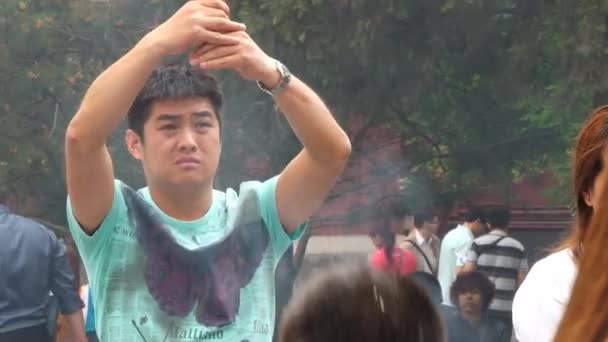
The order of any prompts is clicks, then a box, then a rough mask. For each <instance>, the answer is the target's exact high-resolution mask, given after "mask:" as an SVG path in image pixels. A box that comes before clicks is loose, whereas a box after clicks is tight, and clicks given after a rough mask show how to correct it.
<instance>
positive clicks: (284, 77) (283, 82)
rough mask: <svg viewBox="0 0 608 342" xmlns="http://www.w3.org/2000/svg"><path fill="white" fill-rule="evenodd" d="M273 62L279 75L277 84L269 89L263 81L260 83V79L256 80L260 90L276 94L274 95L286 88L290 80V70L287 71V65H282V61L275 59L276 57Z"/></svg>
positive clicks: (272, 94)
mask: <svg viewBox="0 0 608 342" xmlns="http://www.w3.org/2000/svg"><path fill="white" fill-rule="evenodd" d="M274 64H275V66H276V68H277V71H278V72H279V74H280V75H281V79H280V80H279V84H277V86H276V87H274V89H270V88H268V87H267V86H266V85H265V84H264V83H262V82H260V81H258V82H257V83H258V87H260V89H262V91H264V92H266V93H268V94H270V95H271V96H276V95H278V94H280V93H281V92H282V91H283V90H285V88H287V85H288V84H289V82H290V81H291V72H290V71H289V69H287V67H286V66H285V65H283V63H281V62H279V61H277V60H276V59H275V60H274Z"/></svg>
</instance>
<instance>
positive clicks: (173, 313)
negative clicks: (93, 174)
mask: <svg viewBox="0 0 608 342" xmlns="http://www.w3.org/2000/svg"><path fill="white" fill-rule="evenodd" d="M276 184H277V178H276V177H275V178H272V179H270V180H268V181H266V182H264V183H260V182H246V183H243V184H241V186H240V190H239V193H238V194H237V193H236V192H235V191H234V190H232V189H228V190H227V191H226V192H225V193H224V192H220V191H214V193H213V203H212V205H211V208H210V209H209V211H208V212H207V214H205V215H204V216H203V217H202V218H200V219H198V220H195V221H188V222H186V221H180V220H176V219H174V218H172V217H170V216H168V215H166V214H165V213H163V212H162V210H160V209H159V208H158V207H157V206H156V204H155V203H154V201H153V200H152V198H151V196H150V193H149V190H148V189H147V188H144V189H141V190H139V191H137V192H134V191H133V190H132V189H131V188H129V187H128V186H126V185H125V184H124V183H122V182H120V181H118V180H117V181H115V191H114V201H113V204H112V209H111V210H110V212H109V213H108V215H107V216H106V218H105V219H104V221H103V223H102V224H101V226H100V227H99V229H98V230H97V231H96V232H95V234H93V235H92V236H89V235H87V234H86V233H84V232H83V231H82V230H81V228H80V226H79V224H78V222H77V221H76V219H75V218H74V216H73V214H72V210H71V207H70V201H69V198H68V205H67V214H68V223H69V228H70V231H71V233H72V235H73V237H74V241H75V243H76V246H77V247H78V250H79V252H80V255H81V257H82V260H83V262H84V265H85V268H86V271H87V275H88V276H89V282H90V284H91V285H90V286H91V291H92V292H93V295H94V298H93V303H94V306H95V325H96V330H97V334H98V336H99V337H100V339H101V341H111V342H122V341H129V342H134V341H142V342H165V341H166V342H169V341H176V342H177V341H179V342H186V341H201V340H205V341H236V342H244V341H248V342H258V341H259V342H270V341H271V340H272V334H273V330H274V322H275V274H274V272H275V268H276V265H277V263H278V261H279V260H280V258H281V257H282V256H283V254H284V253H285V251H286V250H287V249H288V247H289V245H290V244H291V242H292V240H291V238H295V237H296V235H298V234H299V233H301V231H302V229H299V230H298V232H297V233H296V234H294V236H292V237H290V236H289V235H287V234H286V233H285V231H284V230H283V227H282V225H281V224H280V221H279V217H278V213H277V209H276V200H275V191H276Z"/></svg>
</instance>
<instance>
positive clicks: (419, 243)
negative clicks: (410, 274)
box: [399, 210, 441, 275]
mask: <svg viewBox="0 0 608 342" xmlns="http://www.w3.org/2000/svg"><path fill="white" fill-rule="evenodd" d="M438 227H439V217H437V215H434V214H433V212H431V211H430V210H422V211H417V212H415V213H414V222H413V229H411V230H410V233H409V234H408V235H407V238H406V239H405V240H404V241H402V242H401V243H400V244H399V247H401V248H403V249H407V250H409V251H411V252H412V253H414V255H415V256H416V270H417V271H422V272H426V273H429V274H433V275H436V274H437V263H438V261H439V252H440V249H441V240H439V237H437V229H438Z"/></svg>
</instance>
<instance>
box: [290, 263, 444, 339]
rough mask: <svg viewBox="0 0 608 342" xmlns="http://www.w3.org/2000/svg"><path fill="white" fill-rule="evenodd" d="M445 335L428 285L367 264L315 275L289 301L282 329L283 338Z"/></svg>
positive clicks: (419, 337) (391, 337)
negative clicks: (383, 271) (425, 289)
mask: <svg viewBox="0 0 608 342" xmlns="http://www.w3.org/2000/svg"><path fill="white" fill-rule="evenodd" d="M443 336H444V333H443V327H442V323H441V319H440V317H439V315H438V313H437V311H436V310H435V308H434V306H433V303H432V302H431V300H430V299H429V297H428V296H427V294H426V292H425V291H424V290H423V289H421V288H420V287H419V286H418V285H416V284H415V282H413V281H412V280H410V279H407V278H404V277H399V276H397V275H392V274H386V273H381V272H376V271H373V270H371V269H370V268H369V267H364V266H360V267H347V268H344V266H342V267H341V268H339V269H337V268H332V269H329V270H325V271H324V272H323V273H322V274H320V275H318V276H316V277H315V278H314V279H311V280H310V281H309V282H308V283H307V284H305V285H303V286H302V288H301V289H299V290H298V291H297V292H296V294H295V295H294V297H293V299H292V300H291V302H290V303H289V304H288V306H287V308H286V309H285V311H284V314H283V317H282V319H281V324H280V328H279V342H357V341H361V342H364V341H365V342H368V341H383V342H392V341H411V342H418V341H426V342H434V341H437V342H439V341H444V337H443Z"/></svg>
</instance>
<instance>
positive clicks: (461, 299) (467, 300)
mask: <svg viewBox="0 0 608 342" xmlns="http://www.w3.org/2000/svg"><path fill="white" fill-rule="evenodd" d="M458 307H459V308H460V310H461V311H462V312H464V313H467V314H469V315H480V314H481V291H479V289H471V290H469V291H466V292H463V293H461V294H460V295H458Z"/></svg>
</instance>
